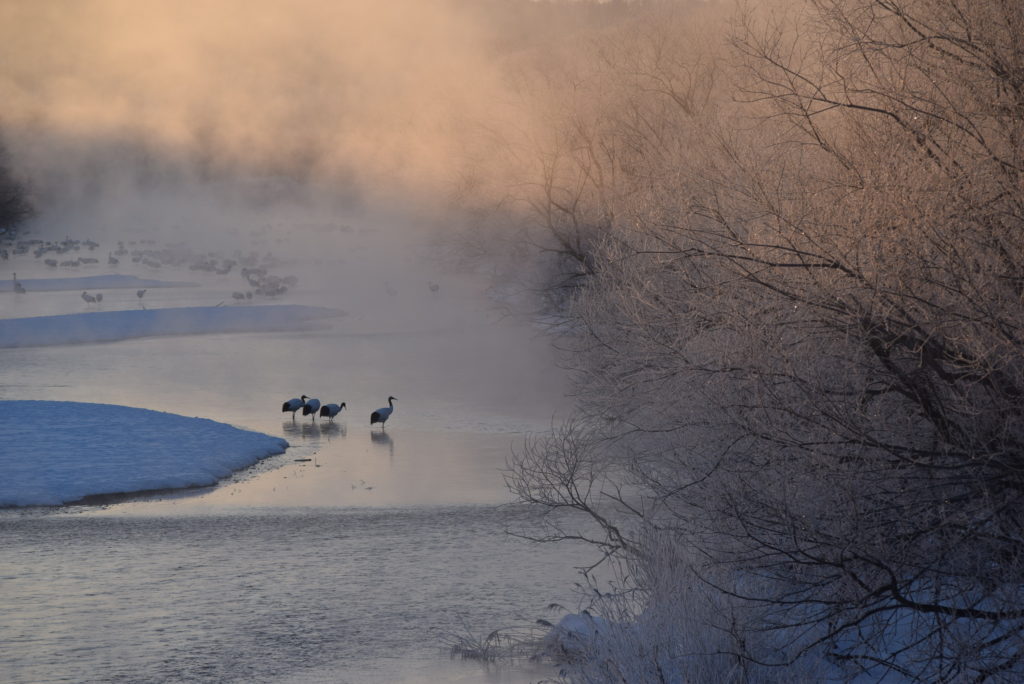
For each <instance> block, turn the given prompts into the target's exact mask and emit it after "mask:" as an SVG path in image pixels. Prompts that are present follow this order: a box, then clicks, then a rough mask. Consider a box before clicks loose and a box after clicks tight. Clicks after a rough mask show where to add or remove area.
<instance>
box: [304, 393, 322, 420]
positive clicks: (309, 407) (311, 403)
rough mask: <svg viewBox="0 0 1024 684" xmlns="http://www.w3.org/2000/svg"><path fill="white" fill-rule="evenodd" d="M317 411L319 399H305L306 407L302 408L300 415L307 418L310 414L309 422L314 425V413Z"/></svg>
mask: <svg viewBox="0 0 1024 684" xmlns="http://www.w3.org/2000/svg"><path fill="white" fill-rule="evenodd" d="M319 410H320V400H319V399H307V400H306V405H305V406H303V407H302V415H304V416H308V415H310V414H312V415H313V417H312V418H311V420H312V421H313V422H314V423H315V422H316V412H317V411H319Z"/></svg>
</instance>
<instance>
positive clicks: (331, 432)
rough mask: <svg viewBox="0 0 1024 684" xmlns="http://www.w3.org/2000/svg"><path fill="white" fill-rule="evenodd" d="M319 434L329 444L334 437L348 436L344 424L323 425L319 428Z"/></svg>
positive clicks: (346, 427)
mask: <svg viewBox="0 0 1024 684" xmlns="http://www.w3.org/2000/svg"><path fill="white" fill-rule="evenodd" d="M320 432H321V433H322V434H323V435H324V437H326V438H327V441H328V442H329V441H331V440H332V439H334V438H335V437H345V436H346V435H347V434H348V426H347V425H345V423H324V424H323V425H321V426H320Z"/></svg>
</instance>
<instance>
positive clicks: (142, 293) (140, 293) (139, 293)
mask: <svg viewBox="0 0 1024 684" xmlns="http://www.w3.org/2000/svg"><path fill="white" fill-rule="evenodd" d="M145 295H146V291H145V290H136V291H135V296H136V297H138V298H139V299H142V298H143V297H144V296H145Z"/></svg>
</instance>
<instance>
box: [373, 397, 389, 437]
mask: <svg viewBox="0 0 1024 684" xmlns="http://www.w3.org/2000/svg"><path fill="white" fill-rule="evenodd" d="M394 401H395V398H394V397H388V405H387V406H385V407H384V408H379V409H377V410H376V411H374V412H373V413H371V414H370V425H373V424H374V423H380V429H381V430H383V429H384V423H386V422H387V421H388V418H390V417H391V413H392V411H394V410H395V405H394V403H393V402H394Z"/></svg>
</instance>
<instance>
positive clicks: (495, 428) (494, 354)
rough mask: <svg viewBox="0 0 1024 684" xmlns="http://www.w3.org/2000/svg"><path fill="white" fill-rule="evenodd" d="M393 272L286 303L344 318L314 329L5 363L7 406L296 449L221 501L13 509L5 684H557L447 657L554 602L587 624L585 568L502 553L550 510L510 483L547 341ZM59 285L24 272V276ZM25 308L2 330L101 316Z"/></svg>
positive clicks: (203, 285) (8, 522) (448, 290)
mask: <svg viewBox="0 0 1024 684" xmlns="http://www.w3.org/2000/svg"><path fill="white" fill-rule="evenodd" d="M286 266H287V264H286ZM292 266H293V267H294V268H301V267H302V264H293V265H292ZM97 272H105V271H103V270H102V269H100V270H98V271H97ZM121 272H125V270H122V271H121ZM402 273H404V274H405V276H406V277H405V280H403V278H402V277H401V276H392V279H391V280H389V281H388V282H387V283H384V282H383V281H381V280H378V281H372V279H369V278H367V279H365V280H364V282H363V285H364V287H362V288H361V289H360V288H355V287H349V286H350V285H351V282H349V281H345V279H344V278H342V277H340V276H339V277H338V279H337V280H338V282H336V278H335V276H334V275H332V272H331V271H330V270H329V269H326V270H325V271H324V273H322V274H321V275H313V274H309V273H306V274H305V280H304V281H301V280H300V286H299V288H296V291H295V292H294V293H292V294H290V295H288V296H286V297H284V298H281V300H280V301H279V302H277V303H300V304H316V305H321V306H324V305H326V306H335V307H337V308H339V309H343V310H345V311H346V315H344V316H342V317H340V318H337V319H332V320H331V321H329V322H328V323H327V324H326V325H324V326H321V327H320V328H319V329H316V330H311V331H283V332H282V331H278V332H266V333H246V334H235V335H200V336H188V337H164V338H149V339H138V340H129V341H125V342H117V343H111V344H95V345H78V346H52V347H38V348H24V349H4V350H0V366H2V369H3V382H2V384H0V398H2V399H51V400H71V401H93V402H102V403H113V404H123V405H128V406H139V407H143V408H149V409H155V410H161V411H169V412H174V413H179V414H183V415H187V416H200V417H205V418H211V419H214V420H219V421H222V422H226V423H230V424H232V425H236V426H239V427H243V428H247V429H253V430H258V431H261V432H266V433H268V434H273V435H280V436H283V437H284V438H285V439H287V440H288V441H289V442H290V443H291V445H292V447H291V448H290V449H289V450H288V451H287V453H285V454H283V455H279V456H274V457H271V458H269V459H266V460H265V461H263V462H261V463H259V464H257V465H256V466H254V467H253V468H250V469H248V470H246V471H243V472H240V473H236V474H235V475H234V476H233V477H231V478H230V479H229V480H228V481H225V482H222V483H221V484H219V485H218V486H216V487H211V488H207V489H201V490H195V491H188V492H179V493H172V494H162V495H158V496H151V497H147V498H143V499H141V500H139V499H136V500H128V501H121V502H110V503H106V504H104V505H94V506H67V507H62V508H57V509H38V508H37V509H25V510H7V511H0V549H2V551H0V605H2V606H3V610H2V611H0V681H3V682H7V683H22V682H24V683H29V682H31V683H44V682H181V681H189V682H275V683H277V682H296V683H301V682H353V683H359V682H441V681H460V682H509V683H511V682H527V681H536V680H538V679H541V678H543V677H544V676H545V675H546V674H548V673H546V672H545V671H544V670H534V669H531V668H532V666H529V665H521V666H516V667H512V668H490V669H488V668H485V667H483V666H482V665H480V664H478V663H476V662H471V661H460V660H451V659H449V657H448V654H447V652H446V650H445V645H446V643H448V642H449V640H450V637H451V636H452V635H467V634H472V635H474V636H477V637H482V636H484V635H486V634H487V633H488V632H490V631H491V630H493V629H496V628H506V627H514V626H522V625H527V624H530V623H532V622H533V621H535V620H536V619H537V618H542V617H543V618H546V619H557V615H552V614H551V613H550V612H548V610H547V606H548V605H549V604H550V603H552V602H561V603H563V604H565V605H567V606H569V607H572V605H573V604H572V602H573V601H574V597H573V594H572V584H573V582H574V581H575V580H576V579H577V574H576V570H575V569H574V565H578V564H581V562H580V561H581V560H584V561H585V560H588V559H587V558H582V559H581V557H580V553H579V549H572V548H567V547H558V546H551V545H537V544H532V543H529V542H526V541H524V540H521V539H519V538H517V537H515V536H512V535H509V534H508V533H507V532H508V530H520V529H524V528H528V527H529V526H530V525H531V524H533V523H534V522H535V521H536V516H537V512H536V511H533V510H530V509H528V508H526V507H523V506H519V505H513V504H511V496H510V494H509V493H508V492H507V490H506V489H505V486H504V482H503V478H502V473H501V469H502V468H503V467H504V465H505V458H506V457H507V456H508V454H509V453H510V451H511V450H512V449H513V448H515V447H516V445H518V444H521V443H522V439H523V435H524V433H526V432H530V431H538V430H543V429H544V428H545V427H547V426H548V425H550V422H551V420H552V418H553V416H555V415H556V414H557V413H558V412H559V411H560V410H561V408H560V403H561V402H562V401H563V399H562V396H563V391H562V380H561V377H560V375H559V373H558V372H557V371H556V370H554V366H553V365H552V363H551V359H550V354H549V352H547V343H546V341H544V340H543V339H542V338H541V336H540V335H538V333H537V331H536V330H533V329H531V327H530V326H528V325H525V324H524V323H522V322H516V321H513V320H509V319H506V318H503V317H501V316H498V315H496V314H495V312H494V311H493V310H492V309H490V308H488V306H487V305H486V303H484V302H482V301H481V300H480V299H479V298H478V297H477V296H476V294H474V293H475V292H477V291H478V290H477V289H476V288H477V285H476V284H474V283H471V282H468V281H462V280H459V279H457V278H454V277H453V278H450V279H448V280H443V281H441V287H440V290H439V291H433V290H430V289H428V288H427V285H426V280H425V279H424V278H423V277H421V274H420V273H418V272H417V273H415V274H412V272H411V271H410V270H409V269H406V270H404V271H402ZM45 275H46V274H45V272H43V271H39V272H38V273H32V272H31V270H30V269H29V268H28V267H25V266H22V267H19V277H22V278H28V277H33V276H34V277H45ZM140 275H146V276H147V277H161V278H166V279H167V280H198V281H199V283H200V287H194V288H174V289H166V290H150V291H149V292H148V293H147V294H146V298H147V299H146V300H144V301H145V302H148V305H149V306H151V307H154V308H155V307H158V306H185V305H216V304H218V303H221V302H225V301H227V302H231V299H230V293H231V290H232V288H233V287H236V285H235V284H234V282H233V281H229V280H227V279H226V278H224V279H217V278H213V277H203V278H199V277H197V276H196V275H195V274H188V273H182V272H170V271H168V272H165V273H162V274H155V273H141V272H140ZM362 275H363V276H365V275H367V273H366V272H363V273H362ZM371 281H372V285H371V286H366V282H371ZM368 288H369V289H368ZM31 295H32V293H28V294H26V295H23V296H20V297H21V298H20V299H15V298H14V295H7V297H8V298H7V299H5V300H4V304H3V305H2V306H3V308H2V309H0V314H2V317H3V318H8V317H16V316H30V315H41V314H50V313H70V312H82V311H86V310H88V308H87V306H84V305H83V304H84V303H83V302H82V300H81V299H80V298H79V297H78V295H79V293H78V292H39V293H36V294H35V300H32V299H31V298H30V297H31ZM141 305H142V304H141V303H140V302H139V301H138V300H137V299H136V294H135V292H134V291H129V292H120V291H114V290H111V291H109V292H107V293H106V297H105V299H104V303H103V306H104V307H106V308H107V309H108V310H115V309H118V308H130V307H136V306H141ZM224 305H230V304H224ZM243 305H249V304H243ZM253 305H255V304H253ZM0 324H2V321H0ZM300 394H309V395H310V396H317V397H319V398H320V399H321V401H323V402H324V403H327V402H340V401H345V402H346V403H347V405H348V407H349V409H348V410H347V411H345V412H343V413H342V414H341V416H339V418H338V419H337V420H336V422H335V423H333V424H331V423H329V422H321V421H320V420H319V419H318V420H317V422H316V423H313V422H312V421H311V420H310V419H309V418H308V417H307V418H305V419H303V418H302V416H301V415H299V416H297V417H296V419H295V421H294V422H293V421H292V420H291V419H290V416H289V415H288V414H283V413H281V412H280V407H281V403H282V402H283V401H284V400H285V399H288V398H290V397H293V396H298V395H300ZM389 395H394V396H395V397H396V398H397V400H396V402H395V413H394V416H393V417H392V419H391V421H390V422H389V423H388V425H387V430H386V431H381V430H380V429H379V427H377V428H375V429H373V430H371V428H370V426H369V420H368V417H369V413H370V412H371V411H372V410H373V409H375V408H377V407H379V406H383V405H385V404H386V400H387V397H388V396H389ZM60 426H61V421H60V416H54V417H53V420H52V421H50V422H48V423H47V424H41V425H39V426H38V434H39V438H40V440H41V441H43V442H45V439H46V434H47V433H48V432H50V431H59V430H60Z"/></svg>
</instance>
